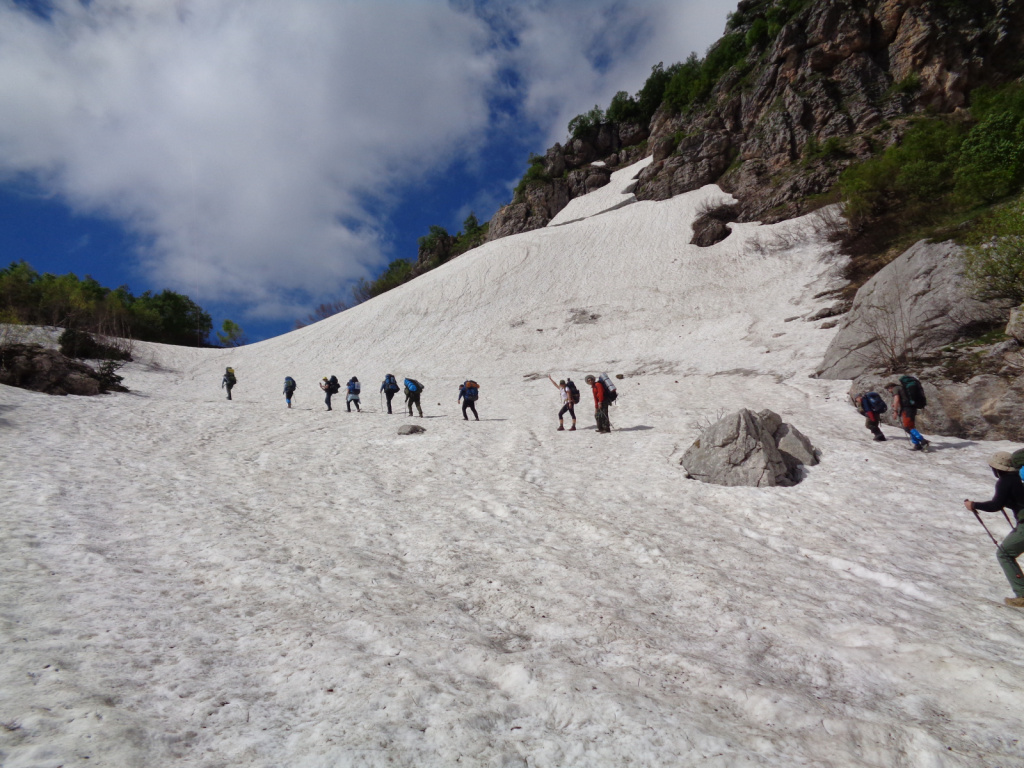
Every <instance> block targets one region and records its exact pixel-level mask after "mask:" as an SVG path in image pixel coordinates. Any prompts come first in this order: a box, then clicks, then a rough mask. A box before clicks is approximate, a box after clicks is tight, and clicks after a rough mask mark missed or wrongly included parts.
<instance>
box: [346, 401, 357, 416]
mask: <svg viewBox="0 0 1024 768" xmlns="http://www.w3.org/2000/svg"><path fill="white" fill-rule="evenodd" d="M352 403H355V404H356V410H357V411H358V410H359V400H358V399H356V400H349V399H348V398H345V410H346V411H348V412H349V413H352Z"/></svg>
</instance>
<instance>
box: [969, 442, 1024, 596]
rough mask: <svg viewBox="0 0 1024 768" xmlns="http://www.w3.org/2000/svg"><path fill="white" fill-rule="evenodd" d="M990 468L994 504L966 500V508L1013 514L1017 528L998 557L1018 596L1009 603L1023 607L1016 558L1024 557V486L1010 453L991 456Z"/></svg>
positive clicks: (1022, 584) (1023, 580) (1022, 582)
mask: <svg viewBox="0 0 1024 768" xmlns="http://www.w3.org/2000/svg"><path fill="white" fill-rule="evenodd" d="M988 465H989V466H990V467H992V474H993V475H995V476H996V492H995V495H994V496H993V497H992V501H971V500H970V499H964V506H965V507H967V509H969V510H970V511H971V512H998V511H999V510H1001V509H1009V510H1012V511H1013V516H1014V519H1015V520H1016V521H1017V527H1016V528H1014V529H1013V530H1012V531H1011V532H1010V535H1009V536H1007V537H1006V538H1005V539H1003V542H1002V543H1001V544H999V545H998V547H997V551H996V558H997V559H998V560H999V565H1000V566H1002V569H1003V573H1005V574H1006V579H1007V581H1009V582H1010V587H1011V588H1012V589H1013V594H1014V595H1015V597H1008V598H1006V601H1005V602H1006V604H1007V605H1012V606H1014V607H1015V608H1024V574H1022V573H1021V570H1020V566H1019V565H1017V558H1018V557H1020V556H1021V555H1022V554H1024V525H1021V522H1022V521H1024V483H1022V482H1021V479H1020V474H1019V473H1018V471H1017V469H1015V468H1014V466H1013V465H1012V464H1011V463H1010V454H1009V453H1007V452H1006V451H1000V452H999V453H994V454H992V458H990V459H989V460H988Z"/></svg>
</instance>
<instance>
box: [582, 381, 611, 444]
mask: <svg viewBox="0 0 1024 768" xmlns="http://www.w3.org/2000/svg"><path fill="white" fill-rule="evenodd" d="M603 379H604V377H603V376H602V377H601V378H600V379H597V378H594V377H593V376H587V377H586V378H585V379H584V381H585V382H587V384H589V385H590V389H591V391H592V392H593V393H594V420H595V421H596V422H597V431H598V432H600V433H602V434H607V433H610V432H611V431H612V423H611V421H609V420H608V405H609V403H610V402H611V401H610V400H609V399H608V390H607V389H606V388H605V385H604V380H603Z"/></svg>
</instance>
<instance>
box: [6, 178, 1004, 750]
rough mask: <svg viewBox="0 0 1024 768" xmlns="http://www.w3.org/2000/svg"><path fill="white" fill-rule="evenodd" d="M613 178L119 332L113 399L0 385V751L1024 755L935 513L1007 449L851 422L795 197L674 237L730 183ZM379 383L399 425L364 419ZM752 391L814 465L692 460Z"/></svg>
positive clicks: (822, 258) (982, 583)
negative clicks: (563, 423)
mask: <svg viewBox="0 0 1024 768" xmlns="http://www.w3.org/2000/svg"><path fill="white" fill-rule="evenodd" d="M638 167H639V166H638ZM638 167H636V168H634V169H632V172H631V173H623V172H621V171H620V172H618V173H616V174H615V176H614V178H613V181H612V184H610V185H609V186H608V187H606V188H604V189H602V190H601V191H599V193H595V195H596V194H601V195H602V197H601V198H600V199H594V200H587V198H581V199H579V200H576V201H573V203H572V204H570V207H569V208H567V209H566V210H565V211H564V212H563V214H564V215H563V214H560V218H559V222H567V223H561V224H559V222H553V226H549V227H547V228H545V229H542V230H538V231H534V232H529V233H524V234H521V235H517V236H514V237H509V238H505V239H502V240H499V241H496V242H493V243H489V244H487V245H485V246H483V247H481V248H479V249H477V250H474V251H471V252H470V253H468V254H466V255H464V256H461V257H459V258H458V259H456V260H454V261H452V262H451V263H449V264H447V265H445V266H443V267H441V268H439V269H437V270H434V271H433V272H430V273H428V274H426V275H425V276H423V277H421V278H419V279H417V280H415V281H413V282H412V283H409V284H406V285H404V286H401V287H400V288H398V289H396V290H394V291H392V292H390V293H388V294H385V295H384V296H381V297H379V298H377V299H374V300H373V301H370V302H368V303H366V304H363V305H360V306H358V307H356V308H354V309H352V310H349V311H347V312H345V313H343V314H341V315H338V316H335V317H333V318H330V319H328V320H325V321H323V322H320V323H317V324H316V325H313V326H310V327H308V328H305V329H302V330H299V331H296V332H293V333H289V334H287V335H285V336H282V337H279V338H275V339H271V340H269V341H265V342H261V343H259V344H253V345H251V346H247V347H244V348H241V349H237V350H194V349H179V348H172V347H165V346H160V345H147V344H139V345H137V347H138V355H137V361H136V362H135V363H132V364H131V365H129V366H128V367H127V368H126V369H125V371H126V372H127V374H126V384H127V385H128V386H129V387H131V390H132V391H131V393H129V394H125V395H116V396H105V397H98V398H76V397H65V398H60V397H49V396H46V395H41V394H37V393H32V392H26V391H22V390H17V389H11V388H5V387H0V444H2V448H3V461H2V464H0V467H2V468H0V507H2V515H0V524H2V530H0V547H2V553H0V573H2V578H0V599H2V614H0V618H2V622H0V632H2V634H0V639H2V642H0V654H2V655H0V763H2V764H3V766H5V768H27V767H29V766H31V767H32V768H57V767H58V766H64V768H71V766H76V767H78V766H91V767H93V768H95V767H96V766H161V765H175V766H179V765H180V766H202V767H203V768H214V767H215V766H266V767H267V768H270V767H271V766H311V767H313V766H315V767H318V768H319V767H324V768H326V767H328V766H331V767H334V766H455V765H465V766H494V767H499V766H500V767H502V768H510V767H512V766H530V767H531V768H542V767H543V768H556V767H562V766H580V767H583V766H615V767H616V768H618V767H619V766H691V765H692V766H697V765H699V766H711V767H714V768H719V767H723V768H724V767H725V766H787V767H788V766H879V767H888V766H894V765H899V766H922V767H923V766H928V767H929V768H944V767H947V766H1004V767H1009V766H1019V765H1022V764H1024V744H1022V743H1021V739H1022V738H1024V731H1022V728H1021V721H1022V710H1024V612H1022V611H1018V610H1014V609H1010V608H1006V607H1004V606H1003V605H1002V604H1001V601H1002V598H1003V597H1004V596H1007V595H1009V594H1010V592H1009V589H1008V587H1007V585H1006V583H1005V580H1004V578H1003V575H1002V572H1001V571H1000V570H999V568H998V565H997V563H996V560H995V557H994V551H993V549H994V548H993V546H992V544H991V542H990V541H989V539H988V538H987V537H986V535H985V532H984V531H983V530H982V529H981V527H980V526H979V525H978V524H977V522H976V521H975V519H974V518H973V516H972V515H970V513H968V512H966V510H965V509H964V508H963V505H962V499H964V498H965V497H971V498H980V499H988V498H990V496H991V490H992V486H993V478H992V476H991V473H990V472H989V470H988V468H987V466H986V464H985V460H986V458H987V457H988V455H989V454H991V453H992V452H993V451H996V450H1005V449H1009V448H1011V447H1013V446H1010V445H1009V444H1002V443H973V442H969V441H964V440H958V439H954V438H942V437H936V438H932V443H933V452H932V453H930V454H927V455H919V454H914V453H910V452H909V451H907V450H906V448H907V446H908V445H909V443H908V442H907V441H906V440H905V439H904V436H903V433H902V431H901V430H897V429H896V428H895V427H892V426H889V427H886V428H885V431H886V432H887V434H888V435H889V437H890V441H889V442H887V443H886V444H885V445H884V446H883V445H879V444H874V443H872V442H871V440H870V433H869V432H868V431H867V430H866V429H864V427H863V424H862V422H863V419H862V418H861V417H859V416H858V415H857V414H856V412H855V411H854V410H853V409H852V408H851V407H850V406H849V405H848V403H847V401H846V397H845V390H846V389H847V387H848V383H847V382H835V381H819V380H816V379H812V378H810V374H811V372H813V370H814V369H815V366H816V365H817V364H818V363H819V362H820V360H821V357H822V354H823V352H824V350H825V347H826V346H827V344H828V341H829V339H830V338H831V335H832V333H833V331H830V330H824V329H822V328H820V327H819V326H820V325H821V323H820V322H806V321H804V320H803V319H802V318H803V317H806V316H808V315H809V314H811V313H812V312H813V311H815V310H816V309H819V308H820V307H822V306H824V305H825V304H826V303H827V301H828V300H827V299H824V298H817V299H816V298H815V296H816V295H818V294H820V293H822V292H823V291H825V290H827V289H828V288H830V287H835V286H836V285H837V284H838V283H837V280H838V277H837V276H838V273H839V271H840V268H841V263H840V261H839V259H838V257H837V256H835V255H834V254H833V253H832V250H831V248H830V246H829V245H828V244H827V243H825V242H824V241H823V240H822V239H821V238H820V237H819V236H818V235H817V234H816V233H815V227H814V221H815V220H814V218H813V217H808V218H807V219H803V220H796V221H791V222H786V223H783V224H778V225H773V226H770V227H768V226H758V225H755V224H739V225H734V227H733V229H734V232H733V234H732V235H731V236H730V237H728V238H727V239H726V240H725V241H723V242H722V243H719V244H718V245H715V246H712V247H710V248H698V247H696V246H691V245H688V242H689V240H690V236H691V226H690V225H691V222H692V221H693V218H694V217H695V215H696V211H697V210H698V208H699V207H700V206H701V205H703V204H706V203H707V202H715V201H718V200H724V199H728V196H726V195H724V194H723V193H722V192H721V191H720V190H718V189H717V188H716V187H706V188H704V189H702V190H699V191H696V192H692V193H689V194H687V195H683V196H680V197H677V198H674V199H672V200H668V201H665V202H658V203H654V202H632V203H631V204H627V205H625V206H619V207H616V206H617V205H618V203H617V202H616V201H617V200H619V199H620V198H621V199H626V198H628V197H629V191H628V188H629V185H630V184H631V183H632V177H633V176H635V174H636V172H637V170H638ZM588 197H589V196H588ZM794 318H795V319H794ZM226 365H231V366H233V367H234V368H235V370H236V372H237V375H238V379H239V383H238V386H237V387H236V389H235V392H234V396H235V399H234V400H233V401H232V402H227V401H226V400H225V398H224V395H223V393H222V391H221V390H220V389H219V386H220V377H221V374H222V373H223V370H224V367H225V366H226ZM605 370H607V371H608V372H609V373H611V374H612V375H615V374H622V376H623V378H622V379H617V380H616V383H617V385H618V388H619V391H620V393H621V394H620V397H619V402H618V403H617V404H616V405H615V406H613V407H612V411H611V420H612V425H613V428H614V432H613V433H612V434H611V435H598V434H597V433H596V432H595V431H594V422H593V411H592V408H591V407H590V406H588V404H587V403H588V402H590V400H589V398H590V393H589V391H587V389H586V387H585V386H584V385H583V376H584V375H585V374H586V373H598V372H601V371H605ZM385 373H394V374H395V375H396V376H398V377H399V380H401V378H402V377H404V376H411V377H414V378H417V379H419V380H420V381H422V382H423V383H424V384H425V385H426V391H425V393H424V396H423V407H424V412H425V414H426V418H424V419H422V420H421V419H419V418H413V419H410V418H409V417H408V416H406V415H405V414H403V413H402V407H401V406H402V396H401V395H399V396H398V397H396V399H395V405H396V409H395V410H396V414H395V415H390V416H389V415H388V414H386V413H382V411H381V405H380V400H379V396H378V394H377V389H378V387H379V385H380V381H381V380H382V379H383V377H384V374H385ZM548 373H551V374H552V375H553V376H554V377H555V379H556V380H557V379H558V378H561V377H564V376H565V375H567V374H568V375H571V376H572V377H573V378H574V380H575V381H576V382H577V383H578V384H579V385H580V386H581V389H582V390H583V392H582V394H583V402H582V403H581V404H580V406H579V407H578V410H577V414H578V418H579V427H580V429H579V431H577V432H556V431H555V427H556V426H557V418H556V413H557V410H558V407H559V401H558V393H557V391H556V390H555V388H554V387H553V386H552V385H551V384H550V382H548V380H547V378H546V375H547V374H548ZM330 374H337V376H338V377H339V379H340V380H341V381H343V382H344V381H346V380H347V379H348V378H349V377H350V376H353V375H356V376H358V377H359V379H360V380H361V381H362V383H363V387H364V394H363V398H362V404H363V412H362V413H355V412H352V413H347V412H345V408H344V396H343V395H339V396H337V397H336V398H335V401H334V405H335V408H334V411H332V412H330V413H328V412H326V411H325V409H324V405H323V402H322V399H323V398H322V394H321V393H320V391H319V390H318V389H317V386H316V385H317V382H318V381H319V380H320V378H321V377H322V376H325V375H330ZM286 375H291V376H293V377H295V379H296V380H297V381H298V384H299V389H298V392H297V398H296V403H297V404H296V407H295V408H293V409H292V410H287V409H286V408H285V403H284V398H283V396H282V394H281V389H282V386H283V379H284V377H285V376H286ZM467 378H474V379H476V380H477V381H478V382H479V383H480V385H481V399H480V401H479V403H478V410H479V412H480V416H481V420H480V422H475V421H470V422H465V421H463V420H462V418H461V412H460V411H459V408H458V405H457V403H456V397H457V387H458V384H459V383H460V382H461V381H463V380H464V379H467ZM742 406H746V407H750V408H752V409H754V410H760V409H762V408H771V409H773V410H775V411H777V412H778V413H779V414H781V415H782V416H783V418H784V419H785V420H786V421H788V422H790V423H792V424H794V425H795V426H796V427H797V428H798V429H800V430H801V431H802V432H804V433H805V434H806V435H808V437H810V438H811V440H812V441H813V442H814V443H815V445H816V446H817V447H818V448H820V449H821V451H822V463H821V464H820V465H819V466H816V467H813V468H811V469H810V470H809V472H808V477H807V479H806V480H805V481H804V482H803V483H801V484H800V485H798V486H796V487H793V488H774V489H752V488H724V487H717V486H711V485H704V484H701V483H698V482H695V481H692V480H688V479H686V477H685V474H684V472H683V471H682V469H681V468H680V467H679V465H678V462H679V459H680V457H681V456H682V453H683V451H685V449H686V448H687V447H688V446H689V445H690V443H691V442H692V441H693V440H694V439H695V438H696V437H697V435H698V434H699V431H700V428H701V425H702V424H703V423H707V421H708V420H710V419H714V418H715V417H716V415H718V414H720V413H722V412H724V411H727V410H733V409H736V408H738V407H742ZM407 423H418V424H422V425H423V426H425V427H426V429H427V432H426V433H425V434H423V435H415V436H399V435H397V434H396V431H397V429H398V427H399V426H401V425H402V424H407ZM567 425H568V420H567ZM986 521H987V522H988V524H989V525H990V527H991V528H992V529H993V531H995V532H996V533H997V535H999V534H1003V533H1005V532H1006V524H1005V521H1003V519H1002V518H1001V517H1000V516H998V515H988V516H987V518H986Z"/></svg>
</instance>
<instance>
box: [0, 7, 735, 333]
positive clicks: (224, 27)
mask: <svg viewBox="0 0 1024 768" xmlns="http://www.w3.org/2000/svg"><path fill="white" fill-rule="evenodd" d="M734 5H735V3H734V2H721V1H720V0H711V1H710V2H698V1H697V0H675V1H674V2H673V1H670V0H635V1H634V2H623V1H622V0H563V1H562V2H544V0H525V1H523V2H511V0H506V1H505V2H492V1H491V0H476V2H473V1H472V0H453V2H448V3H445V2H430V1H429V0H397V1H392V2H370V1H369V0H348V1H346V0H289V2H285V3H282V2H279V0H91V2H87V3H84V2H80V1H79V0H52V1H50V2H43V1H42V0H31V1H30V0H0V114H2V115H4V119H3V120H2V121H0V261H3V262H4V264H5V265H6V264H7V263H9V262H11V261H15V260H19V259H25V260H26V261H28V262H29V263H31V264H32V266H33V267H35V268H36V269H37V270H39V271H45V272H54V273H63V272H69V271H71V272H75V273H77V274H79V275H85V274H91V275H92V276H93V277H95V278H96V279H97V280H99V281H100V282H101V283H103V284H105V285H109V286H111V287H114V286H117V285H122V284H127V285H128V286H130V288H131V289H132V291H134V292H135V293H141V292H142V291H145V290H157V291H159V290H161V289H163V288H171V289H173V290H177V291H180V292H182V293H186V294H188V295H189V296H191V297H192V298H193V299H194V300H196V301H198V302H199V303H200V304H201V305H202V306H203V307H204V308H205V309H206V310H207V311H209V312H210V313H211V314H212V315H213V316H214V320H215V323H217V324H219V322H220V321H221V320H222V319H223V318H225V317H230V318H232V319H234V320H235V321H237V322H238V323H240V324H241V325H242V326H243V328H245V330H246V332H247V335H248V336H249V338H250V339H251V340H258V339H261V338H267V337H269V336H273V335H277V334H280V333H284V332H286V331H288V330H290V329H291V327H292V326H293V323H294V321H295V320H296V319H297V318H301V317H304V316H305V315H306V314H308V313H309V312H310V311H311V309H312V308H313V307H314V306H315V305H316V304H318V303H320V302H322V301H331V300H335V299H339V298H347V297H348V295H349V291H350V287H351V284H352V282H353V281H355V280H357V279H359V278H361V277H365V278H370V279H372V278H373V277H374V276H375V275H377V274H379V273H380V272H381V271H382V270H383V269H384V267H385V266H386V265H387V263H388V262H389V261H390V260H392V259H395V258H408V259H415V257H416V240H417V238H418V237H420V236H421V235H423V234H425V233H426V232H427V230H428V228H429V226H430V225H431V224H440V225H441V226H444V227H445V228H447V229H448V230H449V231H451V232H453V233H454V232H455V231H457V230H458V229H460V228H461V224H462V221H463V220H464V218H465V216H466V214H467V213H468V212H469V211H470V210H472V211H474V212H475V213H476V214H477V217H478V218H479V219H480V220H481V221H484V220H487V219H489V218H490V216H491V215H492V214H493V213H494V211H495V210H496V209H497V208H498V206H499V205H501V204H503V203H506V202H508V201H509V199H510V198H511V189H512V187H513V186H514V185H515V183H516V181H518V179H519V177H520V176H521V175H522V173H523V171H524V170H525V167H526V161H527V157H528V156H529V154H530V152H542V151H543V150H544V149H546V148H547V147H548V146H550V145H551V144H552V143H554V142H555V141H559V140H562V139H564V137H565V126H566V125H567V124H568V121H569V119H570V118H571V117H573V116H574V115H576V114H578V113H580V112H583V111H585V110H587V109H589V108H590V107H592V106H593V105H594V104H595V103H596V104H600V105H601V106H602V107H604V106H607V104H608V102H609V100H610V99H611V96H612V95H613V94H614V93H615V92H616V91H618V90H626V91H629V92H635V91H636V90H637V89H639V87H640V86H641V85H642V84H643V82H644V80H645V79H646V77H647V75H648V74H649V72H650V68H651V66H652V65H653V64H656V63H657V62H659V61H664V62H665V63H666V64H670V63H672V62H674V61H679V60H682V59H684V58H686V56H687V55H688V54H689V52H690V51H692V50H696V51H698V52H699V53H703V51H704V50H705V49H706V48H707V46H708V45H709V44H710V43H711V42H713V41H714V40H715V39H717V38H718V36H719V35H720V34H721V32H722V29H723V28H724V25H725V18H726V14H727V13H728V12H729V11H730V10H732V9H733V8H734Z"/></svg>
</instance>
